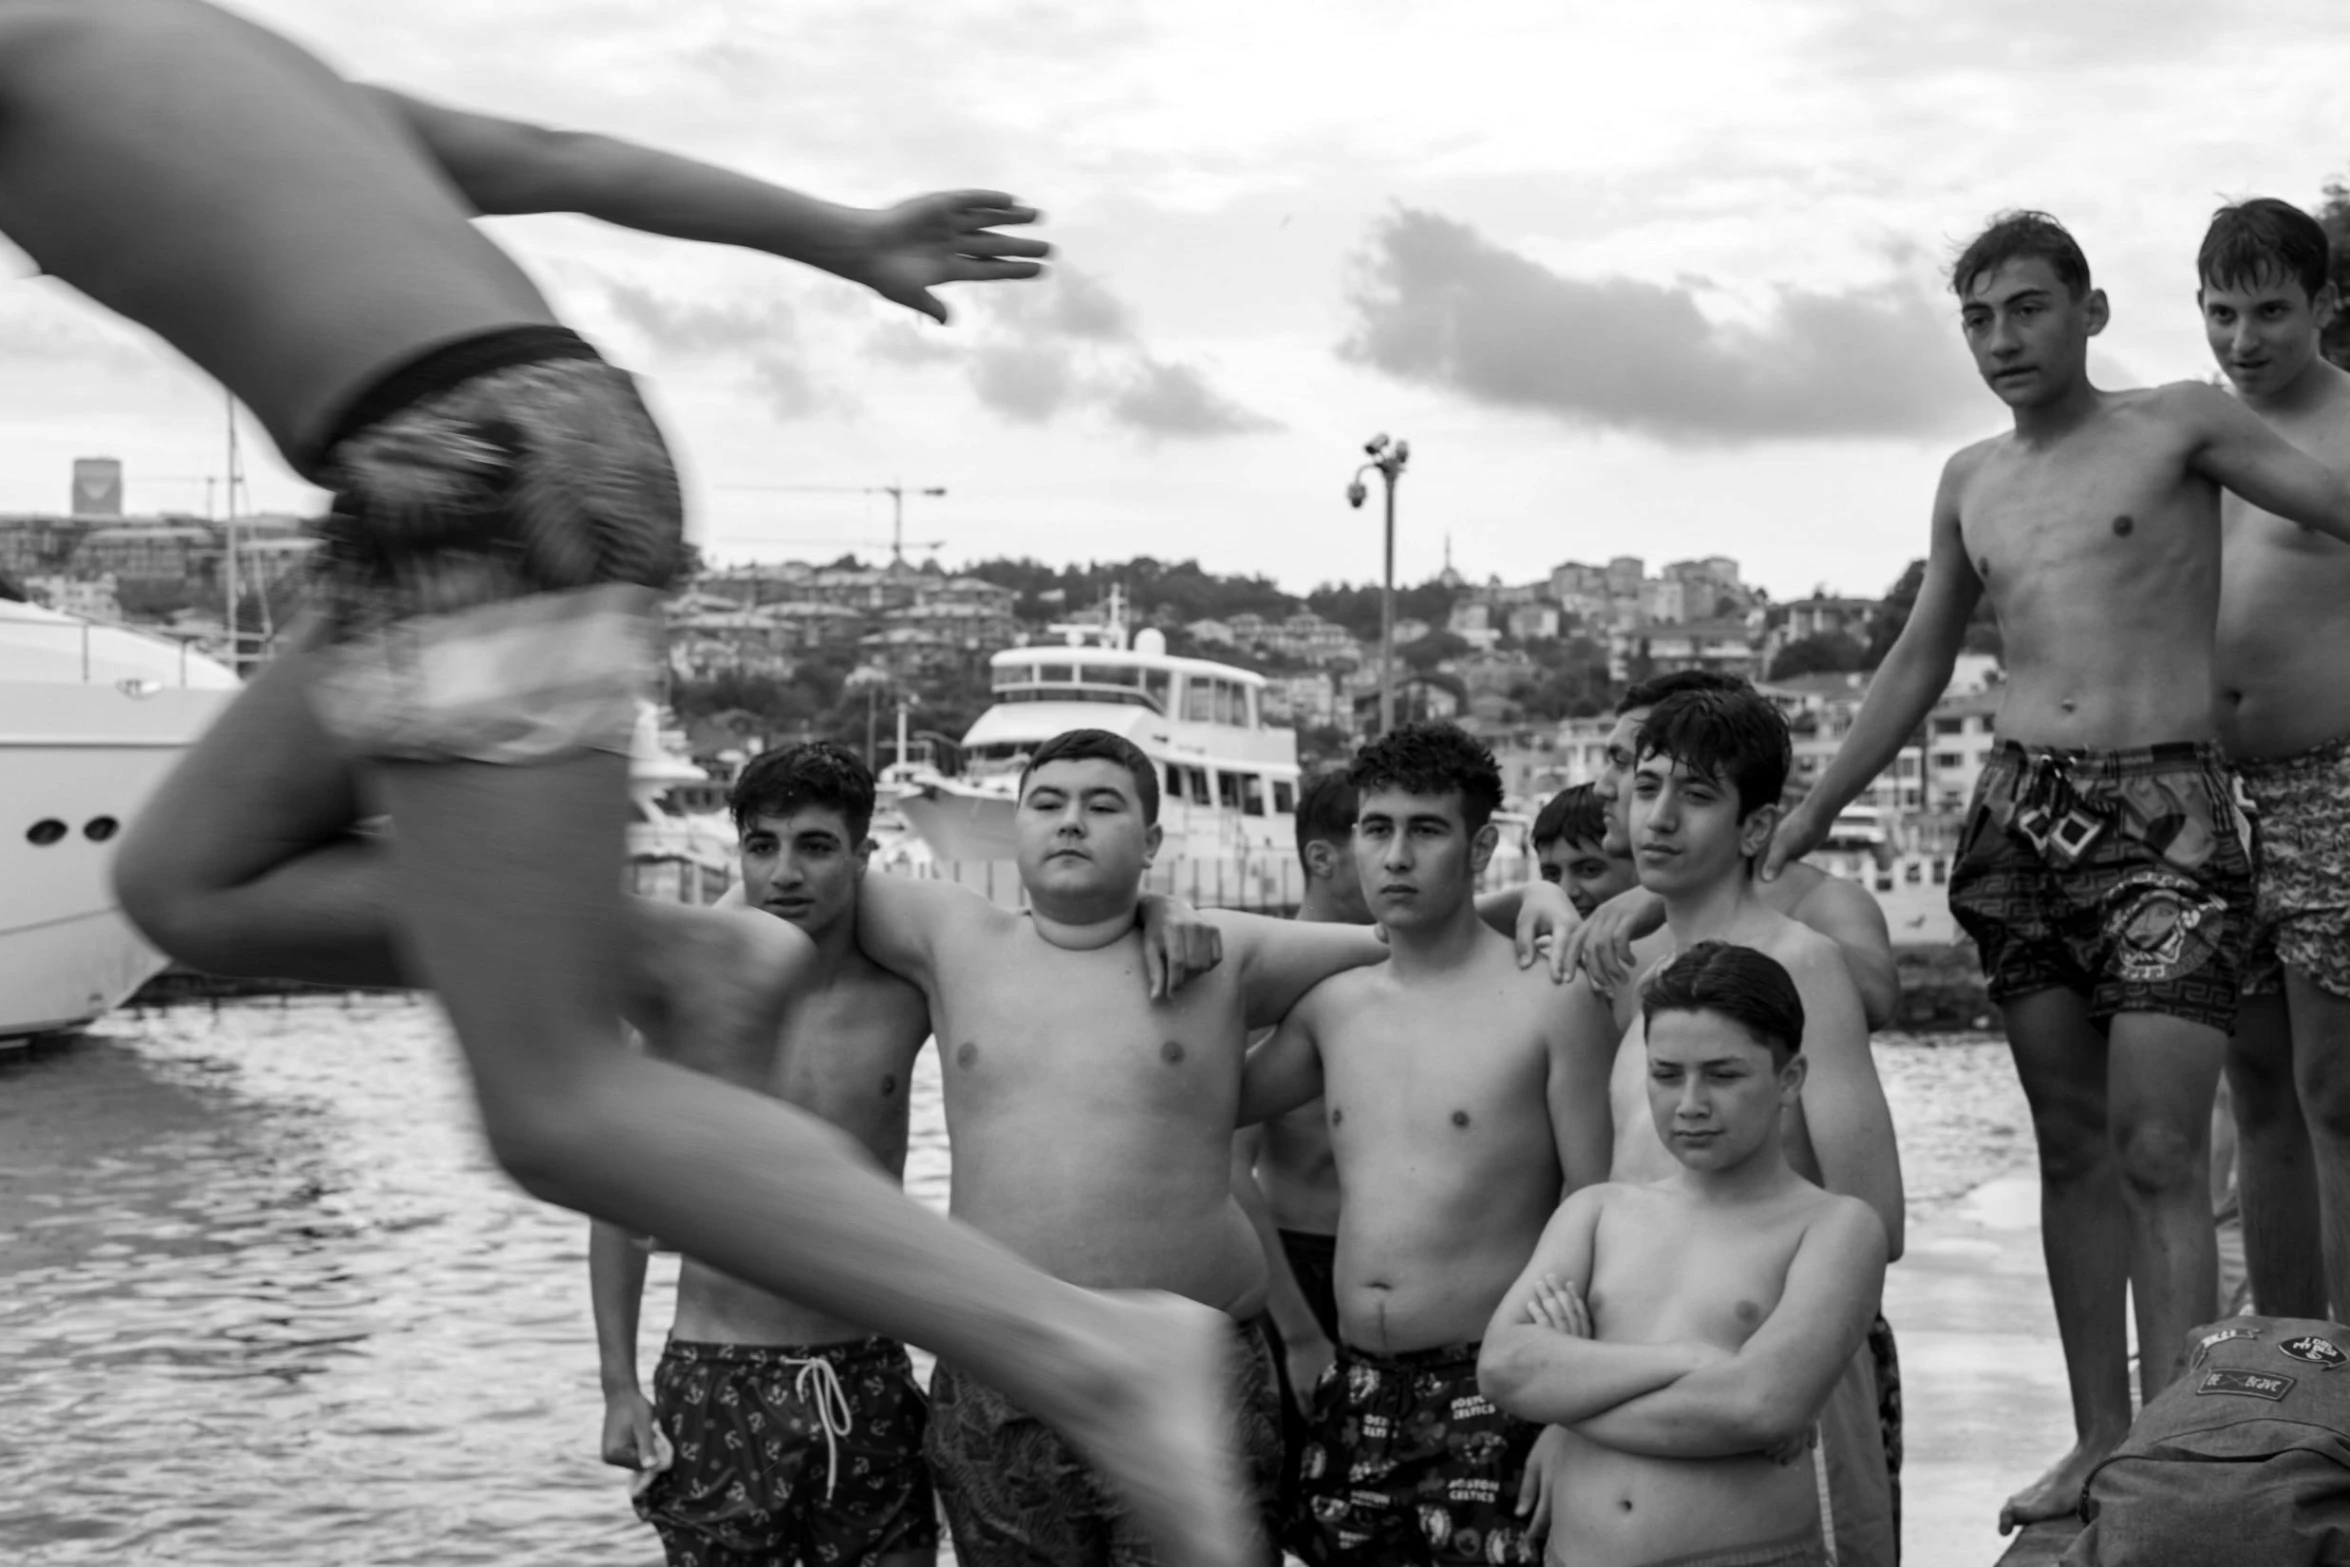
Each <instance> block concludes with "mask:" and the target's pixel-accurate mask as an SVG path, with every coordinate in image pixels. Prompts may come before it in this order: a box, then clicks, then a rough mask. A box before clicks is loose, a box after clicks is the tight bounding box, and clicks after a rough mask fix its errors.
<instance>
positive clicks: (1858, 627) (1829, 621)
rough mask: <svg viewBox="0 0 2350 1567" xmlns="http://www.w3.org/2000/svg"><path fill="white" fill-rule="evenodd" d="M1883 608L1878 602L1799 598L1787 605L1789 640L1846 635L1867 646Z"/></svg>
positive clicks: (1787, 635)
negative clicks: (1870, 627)
mask: <svg viewBox="0 0 2350 1567" xmlns="http://www.w3.org/2000/svg"><path fill="white" fill-rule="evenodd" d="M1881 607H1882V605H1881V604H1880V603H1879V601H1878V600H1876V599H1854V598H1828V597H1826V596H1820V597H1815V598H1808V599H1796V600H1794V601H1793V602H1791V603H1789V604H1788V605H1787V606H1786V610H1787V628H1786V640H1787V641H1789V642H1804V641H1808V640H1810V639H1811V638H1813V637H1833V636H1846V637H1850V638H1852V639H1853V640H1854V641H1855V642H1860V643H1864V644H1865V643H1866V642H1867V641H1868V639H1869V626H1870V623H1871V622H1872V621H1873V620H1875V618H1876V614H1877V611H1878V610H1879V609H1880V608H1881Z"/></svg>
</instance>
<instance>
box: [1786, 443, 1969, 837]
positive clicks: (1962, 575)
mask: <svg viewBox="0 0 2350 1567" xmlns="http://www.w3.org/2000/svg"><path fill="white" fill-rule="evenodd" d="M1967 460H1968V454H1967V453H1966V452H1960V453H1959V454H1958V455H1956V456H1954V457H1952V458H1951V459H1950V461H1949V462H1947V463H1945V464H1944V465H1943V468H1942V481H1941V483H1940V484H1939V485H1938V486H1936V488H1935V491H1934V522H1933V542H1932V545H1931V547H1930V548H1929V549H1928V551H1927V554H1926V576H1925V581H1924V582H1922V583H1921V584H1919V587H1918V597H1917V603H1916V604H1914V605H1912V606H1911V608H1910V612H1909V624H1907V625H1905V626H1903V627H1902V628H1901V635H1900V637H1899V638H1897V639H1896V640H1895V641H1894V644H1893V649H1892V651H1891V652H1889V653H1887V654H1886V655H1885V662H1884V663H1883V664H1881V665H1879V666H1878V669H1877V673H1876V676H1875V678H1874V679H1872V680H1870V682H1869V690H1868V695H1867V696H1865V697H1863V698H1862V699H1861V704H1860V716H1859V717H1858V718H1856V719H1854V720H1853V724H1852V732H1851V733H1850V734H1848V735H1846V736H1845V737H1844V743H1843V744H1842V745H1841V746H1839V747H1837V749H1836V755H1835V756H1834V758H1833V759H1831V760H1830V761H1829V763H1828V766H1827V769H1826V771H1824V772H1822V773H1821V774H1820V778H1819V782H1817V783H1815V784H1813V785H1812V786H1811V792H1810V793H1809V794H1807V795H1805V796H1804V797H1803V800H1802V801H1801V803H1799V804H1798V805H1796V807H1795V808H1794V809H1793V810H1791V811H1789V812H1788V813H1787V815H1786V817H1785V819H1784V820H1782V821H1781V822H1780V823H1779V830H1778V831H1777V832H1775V833H1773V834H1772V835H1771V846H1770V848H1769V849H1768V850H1767V851H1766V852H1765V853H1764V855H1763V866H1762V878H1763V880H1765V881H1769V880H1771V879H1772V878H1773V877H1775V876H1777V875H1778V874H1779V867H1780V866H1782V865H1784V864H1786V863H1787V862H1788V861H1789V860H1800V859H1802V858H1803V857H1804V856H1805V855H1806V854H1808V853H1810V852H1811V851H1812V850H1813V849H1815V848H1817V847H1819V843H1820V840H1821V839H1823V838H1825V837H1827V835H1828V829H1829V828H1830V827H1831V826H1833V825H1835V821H1836V813H1837V812H1839V811H1841V810H1843V809H1844V807H1845V806H1847V805H1849V804H1850V803H1851V802H1852V799H1853V797H1854V796H1855V795H1857V794H1859V793H1860V792H1861V790H1863V789H1865V788H1867V787H1868V786H1869V781H1870V780H1871V779H1873V778H1875V777H1876V776H1877V775H1878V774H1879V773H1881V772H1883V771H1884V770H1885V769H1886V767H1887V766H1889V765H1890V764H1891V763H1892V761H1893V759H1894V758H1895V757H1896V756H1898V755H1900V754H1901V748H1902V747H1903V746H1904V745H1906V744H1908V743H1909V737H1910V736H1911V735H1912V734H1914V733H1915V732H1916V731H1917V727H1918V725H1919V723H1921V722H1922V721H1923V720H1924V719H1925V716H1926V714H1927V713H1929V712H1930V711H1932V710H1933V706H1934V704H1935V703H1936V702H1937V701H1939V700H1941V697H1942V692H1943V690H1944V689H1945V688H1946V687H1948V686H1949V684H1950V671H1951V669H1952V667H1953V666H1954V665H1956V663H1957V662H1958V650H1959V648H1960V647H1961V646H1962V645H1963V644H1964V642H1965V640H1966V626H1967V617H1968V616H1969V615H1971V614H1973V613H1974V609H1975V602H1976V600H1978V599H1980V598H1981V597H1982V596H1983V580H1982V578H1981V577H1979V576H1977V575H1976V574H1975V567H1974V563H1973V562H1972V561H1970V560H1968V559H1967V554H1966V540H1965V538H1964V537H1963V536H1962V535H1961V533H1960V531H1959V512H1958V495H1959V486H1960V482H1961V477H1962V465H1964V464H1965V463H1966V462H1967Z"/></svg>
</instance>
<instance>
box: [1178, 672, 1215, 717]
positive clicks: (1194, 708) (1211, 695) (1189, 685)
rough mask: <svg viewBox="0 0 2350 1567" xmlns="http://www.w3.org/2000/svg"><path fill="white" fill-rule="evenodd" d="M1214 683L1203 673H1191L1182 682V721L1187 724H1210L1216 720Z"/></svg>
mask: <svg viewBox="0 0 2350 1567" xmlns="http://www.w3.org/2000/svg"><path fill="white" fill-rule="evenodd" d="M1215 686H1216V683H1215V682H1214V681H1212V680H1210V679H1208V678H1207V677H1206V676H1205V675H1193V676H1191V677H1190V678H1188V679H1186V680H1185V681H1184V682H1183V721H1184V722H1185V723H1187V724H1212V723H1214V722H1215V721H1216V690H1215Z"/></svg>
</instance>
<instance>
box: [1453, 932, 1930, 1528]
mask: <svg viewBox="0 0 2350 1567" xmlns="http://www.w3.org/2000/svg"><path fill="white" fill-rule="evenodd" d="M1641 1011H1642V1020H1643V1027H1642V1030H1641V1035H1642V1046H1641V1053H1642V1057H1643V1060H1644V1063H1645V1065H1644V1079H1645V1090H1644V1091H1645V1093H1646V1096H1647V1099H1648V1105H1647V1109H1648V1112H1649V1114H1648V1118H1647V1119H1648V1123H1649V1127H1650V1132H1651V1135H1652V1137H1653V1138H1654V1139H1655V1140H1656V1142H1657V1143H1658V1144H1659V1145H1661V1146H1663V1147H1666V1148H1668V1149H1670V1150H1671V1158H1672V1165H1673V1167H1672V1168H1671V1169H1670V1170H1669V1172H1668V1173H1666V1174H1664V1175H1662V1176H1660V1177H1658V1178H1657V1179H1654V1180H1650V1181H1641V1182H1633V1181H1626V1180H1622V1179H1618V1180H1614V1181H1610V1182H1608V1183H1606V1184H1604V1185H1598V1186H1592V1187H1587V1188H1585V1189H1584V1190H1582V1191H1579V1192H1576V1193H1574V1194H1573V1195H1571V1196H1570V1197H1568V1199H1567V1201H1566V1202H1565V1204H1564V1205H1563V1206H1562V1207H1561V1208H1560V1209H1559V1211H1558V1213H1557V1215H1556V1216H1555V1217H1554V1218H1553V1219H1552V1220H1551V1221H1550V1224H1549V1225H1548V1226H1547V1227H1546V1228H1545V1230H1544V1231H1543V1235H1542V1239H1541V1241H1540V1243H1539V1244H1538V1245H1537V1246H1536V1248H1535V1251H1534V1255H1533V1257H1532V1258H1531V1259H1530V1260H1529V1261H1528V1262H1527V1264H1526V1267H1525V1269H1524V1271H1523V1272H1522V1273H1521V1274H1520V1276H1519V1278H1518V1279H1517V1281H1516V1282H1515V1283H1514V1284H1512V1285H1511V1287H1510V1289H1509V1291H1508V1293H1507V1294H1506V1295H1505V1296H1504V1297H1503V1299H1502V1302H1501V1305H1500V1306H1499V1308H1498V1309H1497V1310H1496V1311H1495V1312H1494V1316H1493V1321H1492V1325H1491V1326H1490V1327H1489V1328H1488V1329H1487V1330H1486V1337H1485V1348H1484V1353H1483V1355H1482V1356H1481V1357H1480V1360H1479V1381H1480V1384H1481V1385H1482V1386H1483V1387H1484V1388H1485V1390H1486V1391H1487V1393H1488V1394H1490V1396H1491V1397H1492V1398H1493V1400H1494V1401H1495V1402H1496V1403H1498V1404H1500V1405H1502V1406H1503V1407H1504V1408H1506V1409H1508V1410H1510V1411H1512V1412H1513V1413H1515V1414H1517V1415H1519V1416H1520V1417H1522V1418H1524V1419H1527V1420H1532V1421H1540V1422H1542V1423H1544V1424H1545V1425H1548V1426H1550V1427H1551V1428H1552V1433H1553V1434H1546V1436H1545V1446H1546V1448H1547V1449H1548V1455H1547V1457H1546V1459H1545V1461H1544V1462H1545V1473H1546V1478H1547V1481H1548V1486H1549V1498H1550V1506H1551V1508H1552V1522H1551V1528H1550V1543H1549V1548H1548V1550H1547V1552H1546V1555H1545V1559H1546V1560H1547V1561H1548V1562H1550V1563H1552V1564H1554V1567H1647V1564H1651V1563H1671V1564H1672V1567H1709V1564H1722V1567H1732V1564H1734V1567H1824V1564H1825V1563H1827V1562H1828V1561H1830V1560H1831V1559H1832V1558H1831V1557H1830V1555H1829V1554H1828V1550H1827V1546H1826V1542H1825V1540H1824V1538H1823V1534H1822V1523H1821V1519H1820V1514H1819V1495H1818V1491H1817V1489H1816V1487H1815V1484H1814V1481H1813V1476H1812V1472H1811V1467H1810V1466H1809V1465H1808V1464H1806V1463H1803V1462H1801V1461H1800V1455H1801V1453H1802V1452H1803V1450H1804V1448H1805V1446H1806V1445H1807V1438H1808V1434H1809V1427H1810V1425H1811V1423H1812V1421H1813V1420H1815V1419H1816V1418H1817V1417H1818V1415H1819V1413H1820V1410H1821V1408H1822V1406H1823V1405H1824V1404H1825V1403H1826V1402H1827V1400H1828V1398H1829V1395H1830V1392H1831V1390H1832V1389H1833V1388H1834V1387H1835V1385H1836V1383H1837V1380H1838V1378H1839V1377H1840V1376H1841V1375H1842V1373H1843V1371H1844V1368H1845V1367H1846V1366H1848V1365H1849V1364H1850V1363H1851V1361H1852V1359H1853V1356H1854V1354H1855V1352H1856V1351H1857V1350H1858V1349H1859V1348H1860V1344H1861V1339H1862V1337H1863V1335H1864V1334H1865V1333H1866V1332H1867V1330H1868V1324H1869V1319H1870V1318H1871V1317H1872V1316H1873V1315H1874V1314H1875V1312H1876V1308H1877V1299H1878V1296H1879V1294H1880V1293H1881V1291H1882V1290H1883V1287H1884V1279H1885V1228H1884V1225H1883V1224H1882V1222H1880V1220H1879V1218H1878V1216H1877V1215H1875V1214H1873V1213H1872V1212H1871V1211H1870V1210H1869V1207H1868V1205H1867V1204H1865V1203H1862V1202H1860V1201H1858V1200H1856V1199H1854V1198H1850V1197H1840V1196H1837V1195H1835V1194H1833V1193H1830V1192H1823V1191H1821V1190H1820V1189H1819V1187H1818V1186H1817V1185H1815V1184H1814V1183H1813V1182H1811V1181H1810V1180H1807V1179H1806V1178H1804V1177H1803V1176H1802V1175H1800V1174H1799V1173H1797V1172H1796V1171H1795V1170H1794V1169H1792V1168H1790V1167H1789V1165H1788V1163H1787V1159H1786V1154H1785V1151H1784V1150H1785V1142H1784V1139H1783V1138H1782V1136H1781V1132H1780V1125H1781V1122H1782V1120H1783V1119H1784V1118H1785V1117H1786V1116H1788V1115H1789V1114H1791V1113H1792V1112H1793V1110H1794V1108H1795V1106H1796V1103H1797V1101H1798V1099H1799V1097H1800V1095H1801V1093H1802V1091H1803V1078H1804V1072H1805V1065H1806V1063H1805V1059H1804V1054H1803V1049H1802V1047H1803V1042H1804V1037H1805V1018H1806V1013H1805V1008H1804V1005H1803V1000H1802V997H1801V995H1800V994H1799V993H1798V989H1797V986H1796V984H1795V982H1794V981H1793V980H1792V979H1790V978H1789V977H1788V974H1787V972H1786V970H1785V969H1784V968H1782V967H1781V966H1780V965H1779V964H1777V963H1776V962H1774V961H1773V960H1771V959H1770V958H1768V957H1766V956H1764V955H1763V954H1761V953H1758V952H1755V951H1752V950H1751V949H1748V948H1744V947H1736V946H1731V945H1728V944H1725V943H1723V942H1719V941H1706V942H1700V943H1698V944H1697V945H1695V946H1693V947H1690V948H1688V949H1687V950H1685V951H1683V952H1681V953H1679V954H1677V955H1676V956H1674V957H1672V958H1671V959H1668V960H1667V961H1666V963H1665V965H1664V966H1663V967H1662V968H1661V969H1659V970H1658V971H1657V972H1656V973H1655V974H1654V975H1653V976H1652V977H1651V978H1650V979H1649V981H1648V983H1647V987H1646V990H1645V993H1644V995H1643V997H1642V1001H1641ZM1692 1259H1702V1264H1703V1265H1702V1266H1692ZM1790 1457H1795V1458H1796V1459H1797V1461H1793V1462H1789V1461H1786V1460H1788V1459H1789V1458H1790Z"/></svg>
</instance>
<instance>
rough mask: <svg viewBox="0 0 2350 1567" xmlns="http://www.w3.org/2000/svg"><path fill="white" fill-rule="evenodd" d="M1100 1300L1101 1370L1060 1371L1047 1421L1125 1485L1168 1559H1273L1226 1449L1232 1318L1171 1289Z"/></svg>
mask: <svg viewBox="0 0 2350 1567" xmlns="http://www.w3.org/2000/svg"><path fill="white" fill-rule="evenodd" d="M1099 1298H1100V1300H1101V1303H1102V1305H1103V1306H1104V1308H1106V1309H1105V1311H1104V1313H1103V1316H1102V1319H1101V1325H1100V1327H1099V1328H1098V1330H1097V1331H1098V1332H1099V1334H1100V1336H1101V1348H1102V1353H1103V1359H1102V1361H1101V1363H1100V1366H1099V1374H1098V1375H1096V1376H1085V1375H1078V1376H1074V1377H1071V1378H1069V1379H1068V1382H1069V1384H1070V1391H1071V1394H1072V1397H1071V1399H1070V1402H1069V1403H1068V1405H1067V1406H1066V1407H1064V1408H1062V1409H1059V1410H1056V1411H1054V1412H1053V1413H1052V1414H1051V1415H1048V1416H1047V1418H1048V1419H1050V1420H1052V1422H1053V1423H1054V1424H1055V1425H1057V1426H1058V1427H1060V1429H1061V1432H1062V1434H1063V1435H1065V1436H1067V1437H1068V1438H1069V1440H1070V1441H1072V1442H1074V1443H1075V1444H1077V1446H1078V1447H1079V1448H1080V1449H1082V1450H1083V1451H1084V1453H1085V1455H1086V1456H1087V1457H1088V1458H1090V1459H1091V1460H1092V1461H1093V1462H1094V1463H1095V1464H1096V1465H1097V1466H1099V1468H1100V1469H1101V1471H1102V1473H1103V1474H1104V1475H1106V1476H1107V1477H1108V1478H1109V1479H1110V1481H1111V1482H1112V1483H1113V1484H1115V1485H1116V1486H1117V1487H1118V1488H1119V1490H1120V1491H1121V1492H1122V1493H1123V1495H1124V1496H1125V1498H1126V1501H1127V1503H1128V1505H1130V1506H1131V1507H1133V1509H1134V1512H1135V1516H1136V1518H1137V1520H1138V1521H1139V1522H1140V1523H1141V1524H1142V1526H1143V1528H1144V1530H1145V1531H1146V1532H1147V1533H1148V1534H1149V1535H1150V1536H1151V1538H1152V1539H1153V1540H1155V1541H1157V1542H1158V1545H1159V1547H1160V1551H1161V1553H1162V1560H1163V1561H1164V1562H1165V1563H1166V1567H1257V1564H1259V1563H1264V1562H1268V1561H1278V1560H1279V1557H1278V1556H1275V1555H1274V1554H1273V1553H1272V1547H1271V1545H1270V1543H1269V1542H1267V1541H1264V1540H1262V1539H1259V1538H1258V1536H1257V1530H1256V1525H1255V1522H1254V1520H1253V1518H1252V1517H1251V1512H1252V1510H1251V1509H1250V1508H1249V1507H1248V1506H1247V1505H1246V1504H1245V1500H1244V1499H1245V1497H1246V1495H1247V1491H1246V1488H1245V1486H1244V1485H1243V1484H1242V1480H1241V1471H1240V1459H1239V1455H1238V1454H1237V1453H1236V1452H1235V1451H1234V1448H1233V1432H1234V1430H1235V1428H1236V1421H1235V1420H1234V1417H1233V1410H1232V1407H1231V1396H1232V1395H1231V1389H1232V1356H1233V1354H1234V1342H1233V1331H1232V1319H1231V1318H1230V1317H1227V1316H1226V1315H1224V1313H1222V1312H1220V1311H1214V1310H1211V1309H1210V1308H1208V1307H1206V1306H1202V1305H1199V1304H1197V1303H1195V1302H1192V1301H1188V1300H1182V1299H1179V1298H1177V1297H1175V1296H1171V1295H1143V1294H1127V1293H1111V1294H1107V1295H1104V1296H1101V1297H1099ZM1089 1395H1090V1396H1089Z"/></svg>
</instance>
